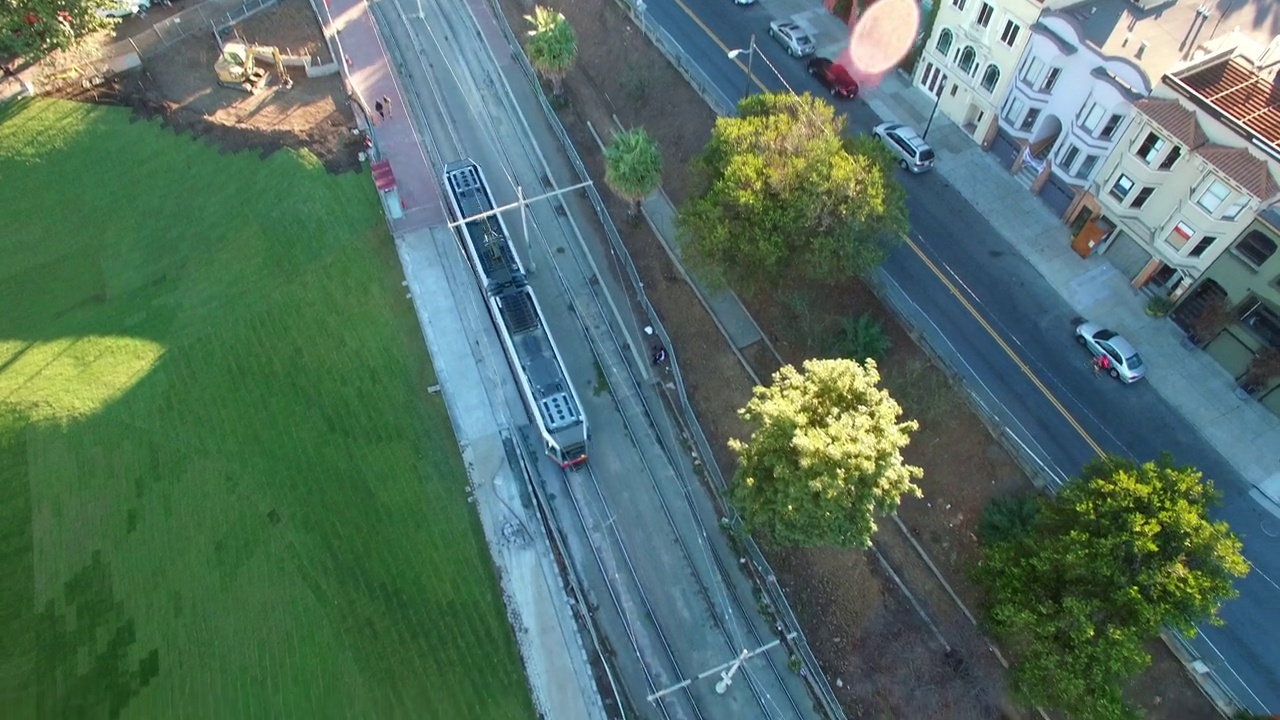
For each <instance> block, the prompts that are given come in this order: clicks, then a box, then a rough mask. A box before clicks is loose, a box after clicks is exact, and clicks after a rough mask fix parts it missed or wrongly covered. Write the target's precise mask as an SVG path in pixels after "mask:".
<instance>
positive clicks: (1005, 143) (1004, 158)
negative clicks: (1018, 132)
mask: <svg viewBox="0 0 1280 720" xmlns="http://www.w3.org/2000/svg"><path fill="white" fill-rule="evenodd" d="M991 154H992V155H995V156H996V157H997V158H999V159H1000V164H1001V165H1003V166H1004V167H1007V168H1011V167H1013V160H1014V158H1016V157H1018V141H1017V140H1015V139H1014V137H1013V136H1012V135H1010V134H1008V133H1006V132H1005V131H1004V129H1003V128H1002V129H1000V130H999V131H997V132H996V139H995V140H992V141H991Z"/></svg>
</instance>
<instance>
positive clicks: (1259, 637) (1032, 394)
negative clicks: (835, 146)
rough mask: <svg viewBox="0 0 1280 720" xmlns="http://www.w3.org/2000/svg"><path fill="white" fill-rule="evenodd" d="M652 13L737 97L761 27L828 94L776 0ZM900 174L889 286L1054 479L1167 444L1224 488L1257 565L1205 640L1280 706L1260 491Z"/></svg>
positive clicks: (779, 54)
mask: <svg viewBox="0 0 1280 720" xmlns="http://www.w3.org/2000/svg"><path fill="white" fill-rule="evenodd" d="M814 5H815V7H817V6H818V3H817V2H816V1H815V2H814ZM647 15H648V21H649V22H654V23H656V24H658V25H659V26H661V27H662V28H663V29H664V30H665V31H666V32H667V33H669V34H670V36H671V37H672V38H673V39H674V40H675V41H676V42H677V43H678V44H679V46H680V47H681V48H682V49H683V51H684V52H685V53H686V54H687V55H688V56H689V57H690V58H691V60H692V61H693V63H694V64H696V65H697V66H698V67H700V68H701V69H702V70H703V72H705V74H706V75H707V77H708V78H709V79H710V80H711V82H712V83H713V84H714V85H715V86H716V88H717V89H718V90H719V91H720V93H722V94H723V95H724V97H726V98H728V99H729V100H731V101H732V100H735V99H736V98H738V97H740V96H741V94H742V91H743V87H744V82H745V80H746V75H745V73H744V68H743V67H742V66H741V65H739V64H737V63H736V62H734V61H733V60H730V59H729V58H728V57H727V55H726V51H727V50H728V49H732V48H746V47H747V46H748V44H749V42H750V38H751V36H752V34H753V33H754V34H756V36H757V37H756V40H757V47H758V50H757V52H758V53H760V55H757V58H756V62H755V63H754V65H753V68H752V70H753V75H754V76H755V81H756V82H757V83H760V84H763V85H764V86H766V87H768V88H769V89H770V90H784V89H785V87H784V85H783V84H782V83H781V82H780V81H779V79H778V78H777V77H776V76H775V75H774V72H773V71H772V70H771V69H770V68H769V67H768V66H769V65H772V66H773V67H774V68H776V69H777V71H778V72H779V73H780V74H781V75H782V78H783V79H785V81H786V83H787V84H788V85H790V87H792V88H793V89H795V90H796V91H799V92H803V91H806V90H809V91H814V92H822V90H821V88H820V87H819V86H818V85H817V84H816V82H814V81H813V80H812V78H809V77H808V76H807V75H806V74H805V71H804V64H803V63H802V62H800V61H796V60H794V59H791V58H789V57H788V56H787V55H786V53H785V52H784V51H783V50H782V49H781V48H780V47H778V46H777V45H776V43H774V41H773V40H771V39H769V38H768V36H767V32H768V23H769V21H770V20H771V19H773V17H774V16H773V15H772V14H771V13H770V4H769V2H768V0H765V1H764V2H761V3H757V4H756V5H753V6H749V7H745V8H743V7H737V6H735V5H733V4H732V3H731V2H729V0H716V1H712V2H707V3H699V4H697V6H696V7H693V6H690V5H687V4H685V3H683V2H681V1H680V0H649V1H648V2H647ZM739 59H745V58H741V57H740V58H739ZM762 60H767V61H768V62H767V63H766V62H762ZM755 89H757V87H755V86H753V90H755ZM841 107H843V108H844V109H845V110H846V111H847V116H848V119H849V125H850V127H851V129H852V130H854V131H857V132H866V131H867V130H869V129H870V128H871V127H872V126H873V125H875V124H876V123H878V122H880V120H881V119H880V118H879V117H877V116H876V115H875V114H874V113H873V112H872V111H871V110H870V108H868V107H867V106H866V105H865V104H863V103H861V102H858V101H854V102H850V103H843V104H842V106H841ZM902 180H903V182H904V184H905V185H906V187H907V192H908V207H909V209H910V212H911V223H912V227H913V231H912V242H911V243H910V244H908V245H905V246H903V247H901V248H899V249H897V250H896V251H895V252H894V253H893V255H892V256H891V257H890V258H889V260H888V261H887V262H886V263H885V266H884V273H885V276H886V277H887V283H886V284H887V285H888V286H890V287H891V288H893V290H894V291H895V292H901V293H903V295H904V296H905V298H907V299H908V302H907V304H908V305H909V306H911V308H910V312H911V313H912V314H914V315H916V317H915V318H914V319H915V320H916V321H917V324H919V325H921V327H922V329H924V330H925V331H926V333H927V334H928V335H929V337H930V341H931V342H932V343H933V344H934V345H935V346H936V347H937V348H938V349H939V350H940V351H942V352H943V353H944V354H948V355H950V357H949V360H950V361H951V362H952V364H953V366H955V367H957V368H960V369H961V372H962V375H964V376H965V379H966V381H967V382H968V383H969V384H970V386H971V388H972V389H974V390H975V392H977V393H978V395H979V396H980V397H985V398H989V399H990V402H991V407H992V409H993V410H994V411H995V412H997V414H999V415H1000V416H1001V417H1002V418H1003V419H1004V422H1005V424H1006V425H1007V426H1008V427H1010V429H1011V431H1012V432H1013V433H1014V434H1015V435H1017V436H1019V437H1020V438H1021V439H1022V441H1023V442H1024V443H1026V444H1027V445H1028V446H1029V447H1030V448H1031V450H1032V452H1033V453H1034V454H1036V455H1037V456H1039V457H1040V458H1041V460H1042V461H1043V462H1044V463H1045V464H1046V465H1048V466H1049V470H1050V473H1051V474H1052V475H1054V476H1058V477H1070V476H1072V475H1074V474H1075V473H1077V472H1078V471H1079V469H1080V468H1081V466H1082V465H1083V464H1084V463H1086V462H1088V461H1089V460H1091V459H1092V458H1094V457H1096V455H1097V452H1099V451H1104V452H1110V453H1118V454H1123V455H1129V456H1132V457H1136V458H1139V459H1144V460H1145V459H1151V458H1155V457H1157V456H1159V455H1160V454H1161V453H1164V452H1170V453H1172V454H1173V455H1174V457H1175V459H1176V460H1177V461H1179V462H1181V463H1186V464H1189V465H1194V466H1196V467H1198V468H1200V469H1201V470H1202V471H1203V472H1204V474H1205V476H1206V477H1209V478H1212V479H1213V480H1214V481H1215V482H1216V484H1217V486H1218V487H1219V488H1220V489H1221V490H1222V491H1223V495H1224V498H1223V505H1222V507H1220V508H1219V509H1218V510H1217V512H1216V516H1217V517H1219V518H1221V519H1223V520H1227V521H1228V522H1230V524H1231V526H1232V529H1233V530H1234V531H1235V532H1236V533H1237V534H1239V535H1240V536H1241V538H1242V539H1243V541H1244V544H1245V555H1246V557H1247V558H1248V559H1249V560H1250V562H1252V563H1253V564H1254V567H1255V570H1254V571H1253V572H1251V573H1250V575H1249V576H1248V577H1247V578H1246V579H1244V580H1243V581H1241V582H1240V583H1239V585H1238V587H1239V590H1240V598H1239V599H1237V600H1235V601H1232V602H1230V603H1227V605H1226V606H1224V607H1223V610H1222V617H1223V619H1224V620H1225V621H1226V625H1225V626H1223V627H1207V628H1205V629H1204V632H1203V633H1202V635H1201V637H1200V638H1199V639H1197V640H1196V641H1194V642H1195V646H1196V649H1197V650H1198V651H1199V652H1200V654H1201V656H1202V657H1203V658H1204V659H1205V661H1206V662H1208V663H1209V664H1210V665H1212V666H1214V667H1215V669H1216V670H1217V671H1218V673H1219V675H1220V676H1222V677H1223V679H1224V680H1225V681H1226V682H1227V683H1228V684H1229V685H1230V686H1232V689H1233V691H1234V692H1235V694H1236V695H1237V696H1239V698H1240V700H1241V701H1242V702H1244V703H1246V704H1249V705H1252V706H1253V708H1254V710H1255V711H1262V710H1264V709H1266V708H1269V709H1270V710H1272V711H1277V710H1280V624H1278V623H1276V622H1275V618H1276V617H1278V616H1280V587H1278V586H1277V585H1276V583H1275V582H1274V579H1277V578H1280V539H1277V538H1274V537H1269V536H1268V535H1267V534H1266V533H1264V532H1263V531H1262V528H1261V523H1262V521H1264V520H1268V519H1271V520H1272V521H1274V519H1273V518H1271V516H1270V515H1269V514H1268V513H1267V512H1266V511H1265V510H1263V509H1262V508H1261V507H1260V506H1258V505H1257V503H1255V502H1254V501H1253V500H1252V499H1251V498H1249V496H1248V494H1247V492H1248V489H1249V485H1248V483H1246V482H1245V480H1244V479H1243V478H1242V477H1240V476H1239V474H1238V473H1237V472H1235V470H1234V469H1233V468H1232V467H1231V466H1230V464H1228V463H1227V462H1226V461H1225V460H1224V459H1223V458H1222V456H1221V455H1220V454H1219V453H1218V452H1217V451H1216V450H1215V449H1214V448H1213V447H1211V446H1209V445H1208V444H1207V443H1206V442H1205V441H1204V439H1203V438H1202V437H1201V436H1200V435H1199V434H1198V433H1197V432H1196V430H1195V429H1194V428H1193V427H1191V426H1190V425H1189V424H1187V423H1186V422H1185V421H1184V420H1183V419H1182V417H1181V416H1180V415H1178V414H1177V413H1176V411H1174V410H1173V409H1172V408H1171V407H1170V406H1169V405H1168V404H1167V403H1166V402H1165V401H1164V400H1163V399H1162V398H1161V397H1160V396H1159V395H1158V394H1157V393H1156V392H1155V391H1154V390H1153V389H1152V388H1151V387H1150V386H1149V385H1147V384H1146V383H1142V382H1140V383H1137V384H1135V385H1132V386H1123V385H1121V384H1119V383H1117V382H1114V381H1111V380H1109V379H1100V378H1096V377H1094V376H1093V373H1092V372H1091V371H1090V370H1089V368H1088V365H1087V355H1086V354H1085V353H1084V351H1083V350H1081V349H1079V348H1078V347H1077V346H1076V345H1075V343H1074V341H1073V338H1072V324H1071V320H1072V318H1073V317H1074V315H1075V313H1074V312H1073V311H1072V309H1071V307H1070V306H1069V305H1068V303H1067V302H1066V301H1065V300H1064V299H1063V298H1062V297H1061V295H1060V294H1059V293H1058V292H1057V290H1055V289H1054V288H1053V287H1052V286H1051V285H1049V283H1048V282H1047V281H1045V279H1044V278H1043V277H1042V276H1040V275H1039V274H1038V273H1037V272H1036V271H1035V270H1034V269H1033V268H1032V267H1031V266H1030V264H1029V263H1028V262H1027V261H1026V260H1025V259H1024V258H1022V257H1021V256H1020V255H1019V254H1018V253H1017V251H1016V250H1015V249H1014V248H1013V247H1012V246H1011V245H1010V244H1009V243H1008V242H1006V241H1005V240H1004V239H1003V238H1002V237H1001V236H999V235H998V234H997V233H996V232H995V230H994V229H993V228H992V227H991V225H990V224H989V223H988V222H987V221H986V220H985V219H984V218H983V217H981V216H980V215H979V214H978V213H977V211H975V210H974V209H973V208H972V207H971V206H970V205H969V204H968V203H967V202H966V201H965V200H964V198H963V197H962V196H961V195H960V194H959V192H957V191H956V190H955V189H954V188H952V187H950V186H949V185H948V184H947V183H946V182H945V181H944V180H943V179H942V178H941V177H940V176H939V175H936V174H926V175H923V176H919V177H913V176H907V175H905V174H904V176H903V177H902ZM984 402H985V400H984Z"/></svg>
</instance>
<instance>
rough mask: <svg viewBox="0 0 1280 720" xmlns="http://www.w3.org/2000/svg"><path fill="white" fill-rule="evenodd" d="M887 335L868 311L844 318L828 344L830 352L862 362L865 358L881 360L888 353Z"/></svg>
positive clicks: (836, 355)
mask: <svg viewBox="0 0 1280 720" xmlns="http://www.w3.org/2000/svg"><path fill="white" fill-rule="evenodd" d="M890 345H891V343H890V342H889V335H888V333H886V332H885V330H884V326H883V325H881V324H880V322H879V321H878V320H876V319H875V318H874V317H872V316H871V315H870V314H869V313H863V314H861V315H859V316H857V317H851V318H845V321H844V324H843V325H841V326H840V329H839V330H838V331H837V332H836V334H835V336H834V337H832V338H831V340H830V342H829V344H828V350H829V351H830V354H831V355H833V356H835V357H845V358H849V359H851V360H857V361H858V362H863V361H865V360H866V359H867V358H871V359H872V360H877V361H879V360H883V359H884V357H885V356H886V355H888V354H889V347H890Z"/></svg>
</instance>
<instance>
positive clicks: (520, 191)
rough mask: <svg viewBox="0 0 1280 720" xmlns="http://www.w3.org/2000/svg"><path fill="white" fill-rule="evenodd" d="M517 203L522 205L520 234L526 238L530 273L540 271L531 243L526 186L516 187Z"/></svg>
mask: <svg viewBox="0 0 1280 720" xmlns="http://www.w3.org/2000/svg"><path fill="white" fill-rule="evenodd" d="M516 202H517V203H519V204H520V234H521V235H522V236H523V237H524V252H525V255H527V256H528V257H529V273H530V274H532V273H535V272H537V270H538V263H537V262H536V261H535V260H534V259H533V243H532V242H530V241H529V211H528V209H527V208H526V207H525V204H524V186H523V185H517V186H516Z"/></svg>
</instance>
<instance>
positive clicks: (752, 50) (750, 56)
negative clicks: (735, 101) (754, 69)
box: [729, 33, 756, 98]
mask: <svg viewBox="0 0 1280 720" xmlns="http://www.w3.org/2000/svg"><path fill="white" fill-rule="evenodd" d="M744 52H745V53H746V54H747V85H746V87H744V88H743V89H742V97H744V98H745V97H747V96H749V95H750V94H751V82H752V81H753V80H754V79H755V78H754V77H752V75H751V64H752V63H753V62H754V61H755V59H756V36H755V33H752V34H751V44H750V45H748V46H747V49H746V50H730V51H729V59H730V60H733V59H736V58H737V57H738V56H739V55H741V54H742V53H744Z"/></svg>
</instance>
